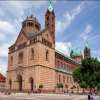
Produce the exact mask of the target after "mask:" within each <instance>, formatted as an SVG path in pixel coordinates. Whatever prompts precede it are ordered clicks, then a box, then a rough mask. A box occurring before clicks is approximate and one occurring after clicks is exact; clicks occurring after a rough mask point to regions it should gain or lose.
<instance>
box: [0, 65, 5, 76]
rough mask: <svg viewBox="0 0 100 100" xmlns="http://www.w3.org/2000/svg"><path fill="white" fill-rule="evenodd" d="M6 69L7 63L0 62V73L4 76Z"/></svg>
mask: <svg viewBox="0 0 100 100" xmlns="http://www.w3.org/2000/svg"><path fill="white" fill-rule="evenodd" d="M6 71H7V64H1V63H0V73H2V74H3V75H4V76H6Z"/></svg>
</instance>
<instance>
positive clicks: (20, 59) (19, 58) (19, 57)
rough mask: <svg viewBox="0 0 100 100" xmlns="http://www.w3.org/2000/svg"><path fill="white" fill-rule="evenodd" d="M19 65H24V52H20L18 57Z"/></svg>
mask: <svg viewBox="0 0 100 100" xmlns="http://www.w3.org/2000/svg"><path fill="white" fill-rule="evenodd" d="M18 63H19V64H21V63H23V52H20V53H19V55H18Z"/></svg>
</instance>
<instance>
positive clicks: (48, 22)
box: [45, 2, 55, 43]
mask: <svg viewBox="0 0 100 100" xmlns="http://www.w3.org/2000/svg"><path fill="white" fill-rule="evenodd" d="M45 28H46V29H48V30H49V32H50V34H51V36H52V38H53V42H54V43H55V13H54V8H53V6H52V4H51V2H50V4H49V6H48V9H47V11H46V14H45Z"/></svg>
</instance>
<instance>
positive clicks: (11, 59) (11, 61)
mask: <svg viewBox="0 0 100 100" xmlns="http://www.w3.org/2000/svg"><path fill="white" fill-rule="evenodd" d="M10 65H13V56H11V58H10Z"/></svg>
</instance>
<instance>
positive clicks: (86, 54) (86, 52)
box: [84, 42, 91, 58]
mask: <svg viewBox="0 0 100 100" xmlns="http://www.w3.org/2000/svg"><path fill="white" fill-rule="evenodd" d="M90 57H91V49H90V48H89V46H88V42H86V45H85V48H84V58H90Z"/></svg>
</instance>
